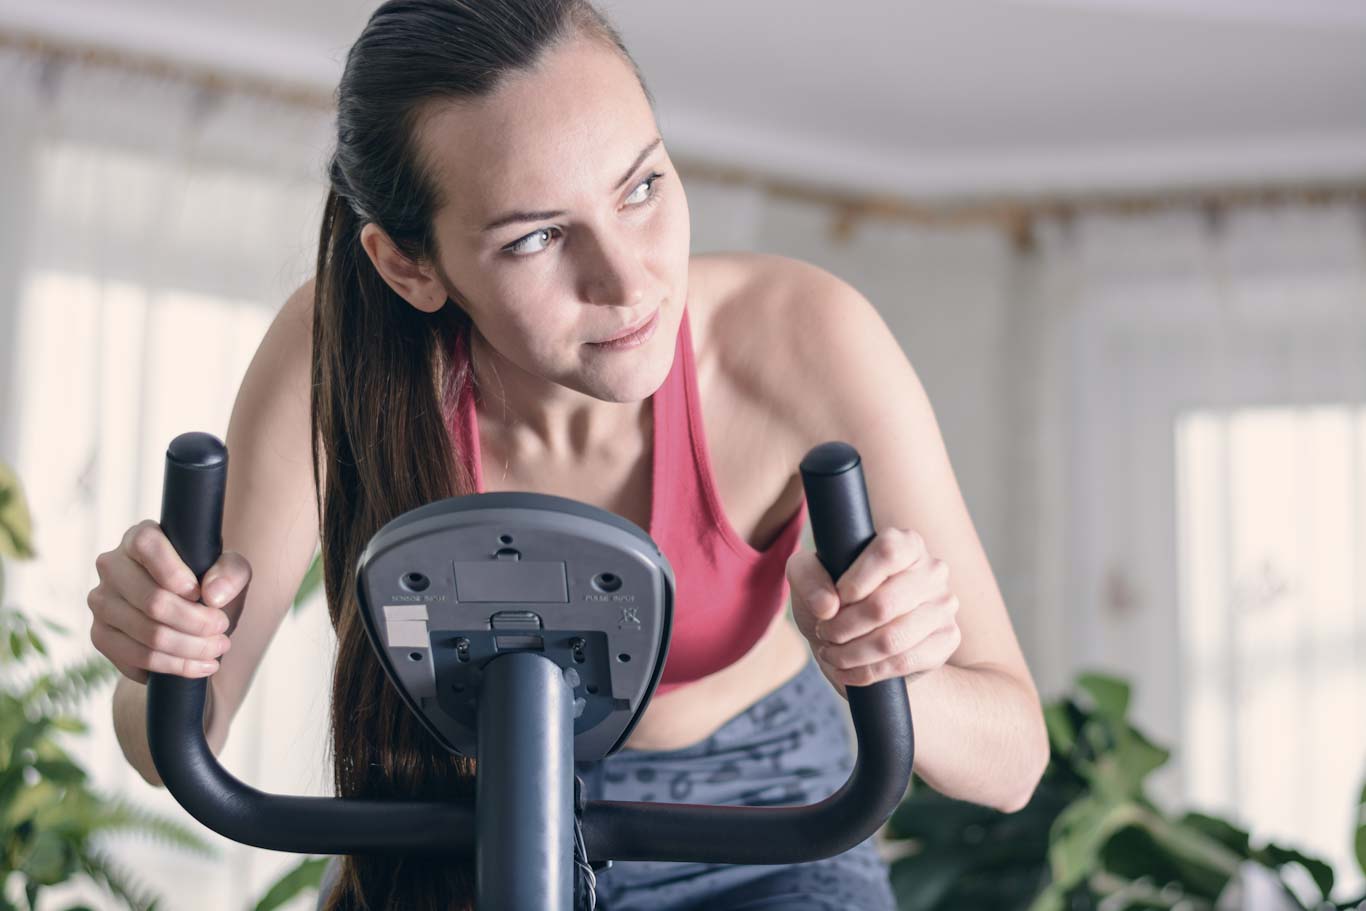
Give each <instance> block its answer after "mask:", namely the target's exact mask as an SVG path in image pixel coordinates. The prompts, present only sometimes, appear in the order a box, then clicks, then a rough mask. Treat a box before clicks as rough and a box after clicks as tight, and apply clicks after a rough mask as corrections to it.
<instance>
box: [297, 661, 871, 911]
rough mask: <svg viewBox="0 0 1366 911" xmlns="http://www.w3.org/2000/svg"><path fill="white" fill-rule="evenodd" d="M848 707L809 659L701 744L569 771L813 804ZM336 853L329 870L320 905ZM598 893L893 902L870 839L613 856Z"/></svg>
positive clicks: (842, 756)
mask: <svg viewBox="0 0 1366 911" xmlns="http://www.w3.org/2000/svg"><path fill="white" fill-rule="evenodd" d="M848 712H849V708H848V705H847V704H846V703H845V702H844V700H843V699H841V698H840V696H839V694H838V693H836V692H835V690H834V688H833V687H831V686H830V683H829V681H827V680H826V679H825V676H824V675H823V674H822V673H821V672H820V668H818V667H817V666H816V662H815V660H814V659H813V660H809V661H807V663H806V666H805V667H803V668H802V670H801V671H800V672H799V673H798V674H797V675H796V676H794V677H793V678H792V679H790V680H788V681H787V682H786V683H784V684H783V685H782V686H780V687H778V689H776V690H774V691H773V692H771V693H769V694H768V695H767V696H765V697H763V698H762V699H760V700H759V701H758V702H756V703H754V704H753V705H751V706H750V707H749V708H747V709H745V710H744V711H743V712H741V713H740V714H738V715H736V716H735V717H734V718H732V719H731V720H729V721H727V722H726V723H725V724H724V725H722V726H721V727H720V728H719V729H717V731H716V732H715V733H714V734H712V735H711V736H710V737H708V738H707V739H706V740H704V741H702V742H701V743H698V744H694V745H693V746H690V747H684V748H683V749H681V750H665V751H648V750H630V749H623V750H619V751H617V752H616V753H614V754H612V755H611V756H608V757H607V758H606V759H603V760H600V761H598V762H580V763H575V766H574V768H575V771H576V772H577V773H578V775H579V777H580V778H582V779H583V783H584V787H585V790H586V791H587V794H586V797H587V799H589V800H643V801H653V802H657V803H697V804H719V805H729V806H752V807H761V806H783V805H801V804H809V803H815V802H817V801H820V800H824V799H825V798H826V797H828V796H830V795H831V794H833V793H834V792H835V791H836V790H838V789H839V787H840V785H842V784H844V782H845V780H846V779H847V778H848V777H849V772H850V770H851V769H852V768H853V764H854V760H853V750H852V745H851V743H850V740H849V732H848V728H847V721H846V719H847V718H848ZM337 860H339V858H333V862H332V863H329V864H328V866H327V869H326V871H325V873H324V876H323V883H322V889H321V891H320V894H319V898H318V907H319V908H321V907H322V904H323V899H324V897H325V896H326V895H327V894H328V893H329V892H330V891H331V888H332V885H333V883H334V882H335V879H336V876H337V873H338V869H337V866H338V865H337ZM597 899H598V905H597V906H598V908H599V909H600V911H643V909H649V911H780V909H781V911H896V901H895V899H894V898H893V896H892V889H891V884H890V882H889V881H888V870H887V865H886V863H884V862H883V861H882V859H881V858H880V857H879V856H878V852H877V848H876V845H875V843H874V839H873V838H870V839H868V840H867V841H864V842H863V843H861V844H859V845H856V846H855V847H853V848H851V849H849V850H848V851H846V852H844V853H843V854H837V855H836V856H834V857H829V858H826V859H825V860H818V861H811V862H809V863H801V864H791V865H786V866H784V865H752V866H751V865H739V864H704V863H692V862H684V863H676V862H672V861H647V860H630V861H614V862H613V863H612V866H611V867H609V868H608V869H606V870H601V871H599V872H598V874H597Z"/></svg>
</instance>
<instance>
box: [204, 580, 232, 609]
mask: <svg viewBox="0 0 1366 911" xmlns="http://www.w3.org/2000/svg"><path fill="white" fill-rule="evenodd" d="M227 594H228V584H227V583H226V582H224V581H222V580H221V579H215V580H213V581H212V582H210V583H209V584H208V586H207V587H206V588H205V589H204V602H205V603H206V604H212V605H213V606H214V607H222V606H223V602H224V601H225V600H227Z"/></svg>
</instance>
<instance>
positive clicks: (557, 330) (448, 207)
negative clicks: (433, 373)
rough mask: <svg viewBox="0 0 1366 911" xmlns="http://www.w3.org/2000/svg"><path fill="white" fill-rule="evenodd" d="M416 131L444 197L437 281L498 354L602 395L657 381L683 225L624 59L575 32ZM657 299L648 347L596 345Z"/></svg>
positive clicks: (678, 194)
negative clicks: (530, 67)
mask: <svg viewBox="0 0 1366 911" xmlns="http://www.w3.org/2000/svg"><path fill="white" fill-rule="evenodd" d="M419 143H420V146H421V149H422V154H423V155H424V156H425V160H426V161H427V162H429V163H430V166H431V167H432V168H433V171H434V176H435V178H436V180H437V182H438V185H439V186H440V187H441V192H442V194H443V201H444V205H443V207H442V208H441V209H440V211H439V212H438V213H437V214H436V216H435V227H436V236H437V245H438V249H439V250H440V267H441V281H442V283H443V284H447V283H448V284H449V285H450V286H451V287H447V288H446V289H445V290H446V293H448V294H449V295H450V296H451V298H452V299H453V300H454V301H455V302H456V303H458V304H460V305H461V306H462V307H464V308H465V309H466V310H467V311H468V312H469V314H470V317H471V318H472V319H473V321H474V323H475V326H476V328H477V329H478V331H479V333H480V334H481V335H482V336H483V337H484V339H485V340H486V341H487V342H488V344H489V345H490V346H491V347H492V348H493V349H494V350H495V351H496V352H497V354H498V355H499V356H501V357H502V358H504V359H506V360H507V361H510V362H512V363H513V364H515V365H517V366H518V367H520V368H521V369H522V370H524V371H526V372H527V373H528V374H532V375H534V376H539V377H541V378H543V379H545V380H549V381H551V382H555V383H558V384H560V385H563V386H568V387H570V388H574V389H578V390H579V391H580V392H583V393H585V394H588V395H591V396H593V397H595V398H598V399H603V400H607V401H618V402H626V401H639V400H640V399H643V398H645V397H646V396H648V395H649V394H651V393H652V392H654V391H655V389H656V388H657V387H658V386H659V384H660V383H662V382H663V378H664V377H665V376H666V375H667V374H668V371H669V368H670V366H671V365H672V362H673V352H674V343H675V338H676V333H677V330H678V326H679V322H680V319H681V316H682V305H683V302H684V300H685V299H686V297H687V292H688V257H689V245H690V226H689V219H688V205H687V199H686V198H685V197H684V195H683V187H682V184H681V183H680V182H679V179H678V175H677V173H676V172H675V170H674V167H673V164H672V162H671V161H670V160H669V156H668V153H667V152H666V150H665V148H664V144H663V142H662V141H661V139H660V135H659V128H658V126H657V125H656V123H655V118H654V113H653V111H652V110H651V109H650V105H649V102H648V101H647V99H646V98H645V95H644V92H643V91H642V90H641V88H640V85H639V83H638V82H637V81H636V78H635V74H634V72H633V70H632V69H631V67H630V64H629V63H628V62H627V61H626V60H624V59H623V58H622V57H621V56H620V55H618V54H617V53H615V52H613V51H612V50H611V49H609V48H607V47H605V46H603V45H601V44H599V43H598V42H595V41H590V40H581V41H576V42H573V43H571V44H569V45H566V46H564V47H562V48H560V49H558V50H556V51H553V52H551V53H550V54H548V55H547V56H546V57H545V58H544V61H543V63H542V65H541V66H540V67H539V68H538V69H537V70H536V71H534V72H527V73H521V74H518V75H517V76H515V77H513V79H512V80H510V81H509V82H508V83H506V84H505V85H503V86H502V87H500V88H499V90H498V92H497V93H495V94H494V95H492V96H490V97H488V98H485V99H481V100H480V101H478V102H477V103H473V104H466V103H454V104H452V103H445V104H443V105H442V106H441V107H440V108H437V109H434V110H433V111H432V113H431V115H430V116H429V117H428V118H427V119H426V120H425V124H424V127H423V129H422V132H421V135H420V138H419ZM657 308H659V310H660V312H659V317H658V325H657V326H656V328H655V329H654V333H653V335H652V336H651V338H650V339H649V340H648V341H647V342H646V343H645V344H644V345H642V346H639V347H636V348H631V349H625V350H617V351H610V350H604V349H601V348H596V347H594V346H592V345H591V344H590V343H591V342H595V341H601V340H604V339H607V338H610V337H612V336H614V335H617V334H620V332H621V331H622V330H623V329H625V328H627V327H629V326H634V325H636V324H637V323H639V322H640V321H641V320H643V319H645V318H647V317H649V316H650V314H651V313H653V312H654V311H655V310H656V309H657Z"/></svg>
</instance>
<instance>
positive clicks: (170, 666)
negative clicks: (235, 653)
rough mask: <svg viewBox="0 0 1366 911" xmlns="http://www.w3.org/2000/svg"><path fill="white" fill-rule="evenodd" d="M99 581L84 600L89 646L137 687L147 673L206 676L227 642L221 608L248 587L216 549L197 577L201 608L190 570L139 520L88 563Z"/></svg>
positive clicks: (246, 570)
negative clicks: (88, 616)
mask: <svg viewBox="0 0 1366 911" xmlns="http://www.w3.org/2000/svg"><path fill="white" fill-rule="evenodd" d="M95 569H96V570H97V571H98V573H99V576H100V583H99V585H96V586H95V587H94V588H93V589H91V590H90V594H89V595H87V596H86V604H88V605H89V606H90V613H91V614H92V616H93V621H92V623H91V626H90V641H91V642H92V643H94V645H95V648H97V649H98V650H99V651H100V652H101V653H102V654H103V655H104V656H105V657H106V658H108V659H109V660H110V661H112V662H113V663H114V665H115V666H116V667H117V668H118V669H119V670H120V671H122V672H123V674H124V676H126V677H128V678H129V679H131V680H135V681H137V682H138V683H144V684H145V683H146V682H147V672H148V671H156V672H158V673H162V674H174V675H176V676H179V677H207V676H210V675H211V674H213V673H214V672H216V671H217V670H218V662H217V660H215V659H217V658H218V657H219V656H220V655H222V654H223V653H224V652H226V651H227V650H228V648H229V647H230V646H231V643H230V642H229V640H228V637H227V635H226V633H227V632H228V629H229V625H230V618H229V617H228V614H227V613H226V612H225V611H224V610H222V608H223V607H224V606H226V605H228V604H230V603H232V601H233V600H234V599H235V598H236V597H237V596H238V595H240V594H241V593H242V592H243V591H245V590H246V587H247V585H248V584H249V583H250V582H251V566H250V565H249V564H248V563H247V561H246V558H245V557H243V556H242V555H241V554H238V553H232V552H224V553H223V554H222V555H221V556H220V557H219V558H218V560H217V561H216V562H215V563H214V564H213V566H211V567H209V571H208V572H206V573H205V574H204V591H205V592H206V597H205V598H204V603H203V604H200V603H197V602H198V601H199V600H200V585H199V581H198V580H196V579H195V577H194V573H193V572H191V571H190V568H189V567H188V566H186V565H185V562H184V561H183V560H181V559H180V555H179V554H178V553H176V550H175V548H174V547H173V546H172V545H171V542H170V540H169V539H168V538H167V537H166V534H165V532H163V531H162V530H161V526H160V525H158V524H157V523H156V522H153V521H152V520H151V519H144V520H143V521H141V522H139V523H137V524H136V525H134V526H133V527H131V528H129V529H128V531H127V532H125V533H124V535H123V540H122V541H121V542H120V543H119V546H118V547H116V548H114V549H113V550H111V551H106V552H105V553H102V554H100V555H99V556H98V557H96V558H95Z"/></svg>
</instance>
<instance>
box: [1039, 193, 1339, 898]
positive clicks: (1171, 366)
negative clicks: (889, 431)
mask: <svg viewBox="0 0 1366 911" xmlns="http://www.w3.org/2000/svg"><path fill="white" fill-rule="evenodd" d="M1362 216H1363V212H1362V211H1361V209H1360V208H1359V207H1358V206H1356V205H1353V204H1350V203H1338V204H1326V205H1324V204H1320V205H1308V204H1283V205H1278V206H1245V207H1241V208H1235V209H1231V210H1228V211H1224V212H1205V211H1201V210H1198V209H1185V208H1181V209H1172V210H1169V211H1163V212H1156V213H1152V214H1149V215H1143V216H1132V215H1131V216H1125V217H1122V218H1116V217H1088V218H1081V219H1078V220H1076V221H1073V222H1070V223H1066V224H1063V223H1053V224H1046V225H1043V226H1042V227H1041V230H1040V231H1039V237H1038V240H1039V242H1038V246H1037V249H1036V250H1035V252H1034V253H1033V254H1032V255H1031V256H1029V257H1027V265H1028V270H1029V271H1028V275H1029V278H1030V281H1029V283H1028V285H1027V288H1022V290H1027V291H1028V292H1029V293H1027V294H1024V295H1022V297H1021V300H1022V301H1026V302H1028V304H1029V307H1028V310H1027V311H1026V314H1025V320H1026V321H1027V322H1029V323H1032V324H1033V325H1032V326H1031V331H1032V335H1033V336H1034V340H1033V342H1032V343H1031V345H1030V349H1031V351H1032V354H1031V355H1030V357H1031V359H1032V364H1033V365H1034V367H1036V368H1037V369H1035V370H1034V371H1032V391H1031V392H1030V393H1029V394H1028V395H1027V396H1025V397H1024V399H1025V403H1026V404H1029V405H1032V408H1033V414H1032V415H1031V416H1030V417H1028V418H1026V419H1025V420H1024V421H1023V422H1022V423H1023V424H1024V425H1025V426H1028V427H1031V428H1032V434H1031V436H1030V438H1029V440H1028V445H1027V451H1029V452H1030V453H1031V456H1032V457H1031V463H1032V464H1031V466H1030V472H1031V476H1032V477H1033V478H1035V483H1034V484H1033V485H1032V486H1033V489H1034V490H1035V492H1036V494H1035V496H1034V497H1033V498H1032V503H1031V505H1030V508H1029V509H1026V510H1021V511H1018V512H1016V513H1015V514H1014V518H1015V520H1016V521H1018V522H1019V523H1020V524H1018V525H1016V527H1015V529H1014V533H1013V535H1012V537H1014V538H1015V539H1016V540H1021V541H1031V542H1032V545H1031V549H1032V550H1033V551H1034V561H1033V563H1034V566H1035V569H1034V571H1033V577H1032V584H1031V588H1032V590H1033V592H1034V597H1033V598H1032V599H1030V603H1032V605H1033V608H1034V609H1035V610H1036V611H1037V612H1038V613H1037V616H1036V623H1035V624H1034V634H1035V640H1034V643H1035V646H1036V647H1035V650H1034V652H1033V655H1034V658H1035V665H1034V666H1035V667H1036V668H1038V669H1039V670H1040V671H1042V675H1041V676H1042V677H1043V678H1044V681H1043V682H1045V683H1046V684H1047V687H1048V689H1050V690H1053V689H1056V688H1057V687H1059V686H1061V685H1062V683H1063V678H1064V676H1070V675H1072V674H1073V673H1074V672H1075V671H1077V670H1079V669H1083V668H1094V669H1098V670H1104V671H1107V672H1110V673H1117V674H1119V675H1120V676H1123V677H1125V678H1126V679H1128V680H1129V681H1131V682H1132V683H1133V684H1134V687H1135V690H1134V716H1135V718H1136V719H1137V721H1138V723H1139V725H1140V726H1141V727H1142V728H1143V729H1144V730H1145V731H1147V732H1148V733H1150V734H1151V735H1153V736H1154V738H1155V739H1156V740H1157V741H1158V742H1159V743H1161V744H1163V745H1165V746H1168V747H1171V748H1172V750H1173V757H1172V762H1171V763H1170V764H1169V766H1168V768H1166V769H1164V770H1163V771H1162V772H1160V773H1159V774H1158V775H1157V776H1156V778H1155V782H1154V784H1155V785H1156V787H1157V792H1158V795H1159V797H1161V798H1163V799H1164V802H1166V803H1168V805H1170V806H1174V807H1175V806H1180V807H1183V808H1185V807H1188V808H1192V809H1201V810H1204V811H1207V812H1212V813H1216V814H1218V815H1222V816H1225V817H1227V818H1229V819H1231V820H1233V821H1235V822H1237V823H1239V824H1242V825H1244V826H1247V827H1249V828H1251V829H1252V831H1253V835H1254V840H1256V841H1260V840H1262V839H1275V840H1277V841H1280V842H1281V843H1283V844H1290V845H1294V846H1297V847H1300V848H1303V849H1305V850H1306V851H1308V852H1310V853H1313V854H1317V855H1319V856H1323V857H1325V858H1326V859H1329V860H1331V861H1332V862H1333V866H1334V868H1335V870H1336V871H1337V873H1338V874H1339V877H1340V883H1339V889H1338V893H1337V896H1338V897H1339V898H1345V897H1347V895H1348V894H1354V893H1357V892H1359V891H1360V885H1361V881H1362V878H1361V874H1360V872H1359V871H1358V869H1357V865H1356V863H1355V861H1354V859H1353V856H1352V850H1351V845H1352V836H1353V832H1354V830H1355V826H1356V824H1357V822H1356V813H1355V806H1356V799H1357V796H1358V794H1359V793H1360V787H1361V783H1362V780H1363V778H1366V577H1363V574H1362V572H1361V570H1360V568H1359V567H1361V566H1363V565H1366V221H1364V220H1363V217H1362ZM1031 521H1033V522H1035V523H1036V525H1034V526H1033V527H1031V526H1029V525H1028V524H1025V523H1028V522H1031Z"/></svg>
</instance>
